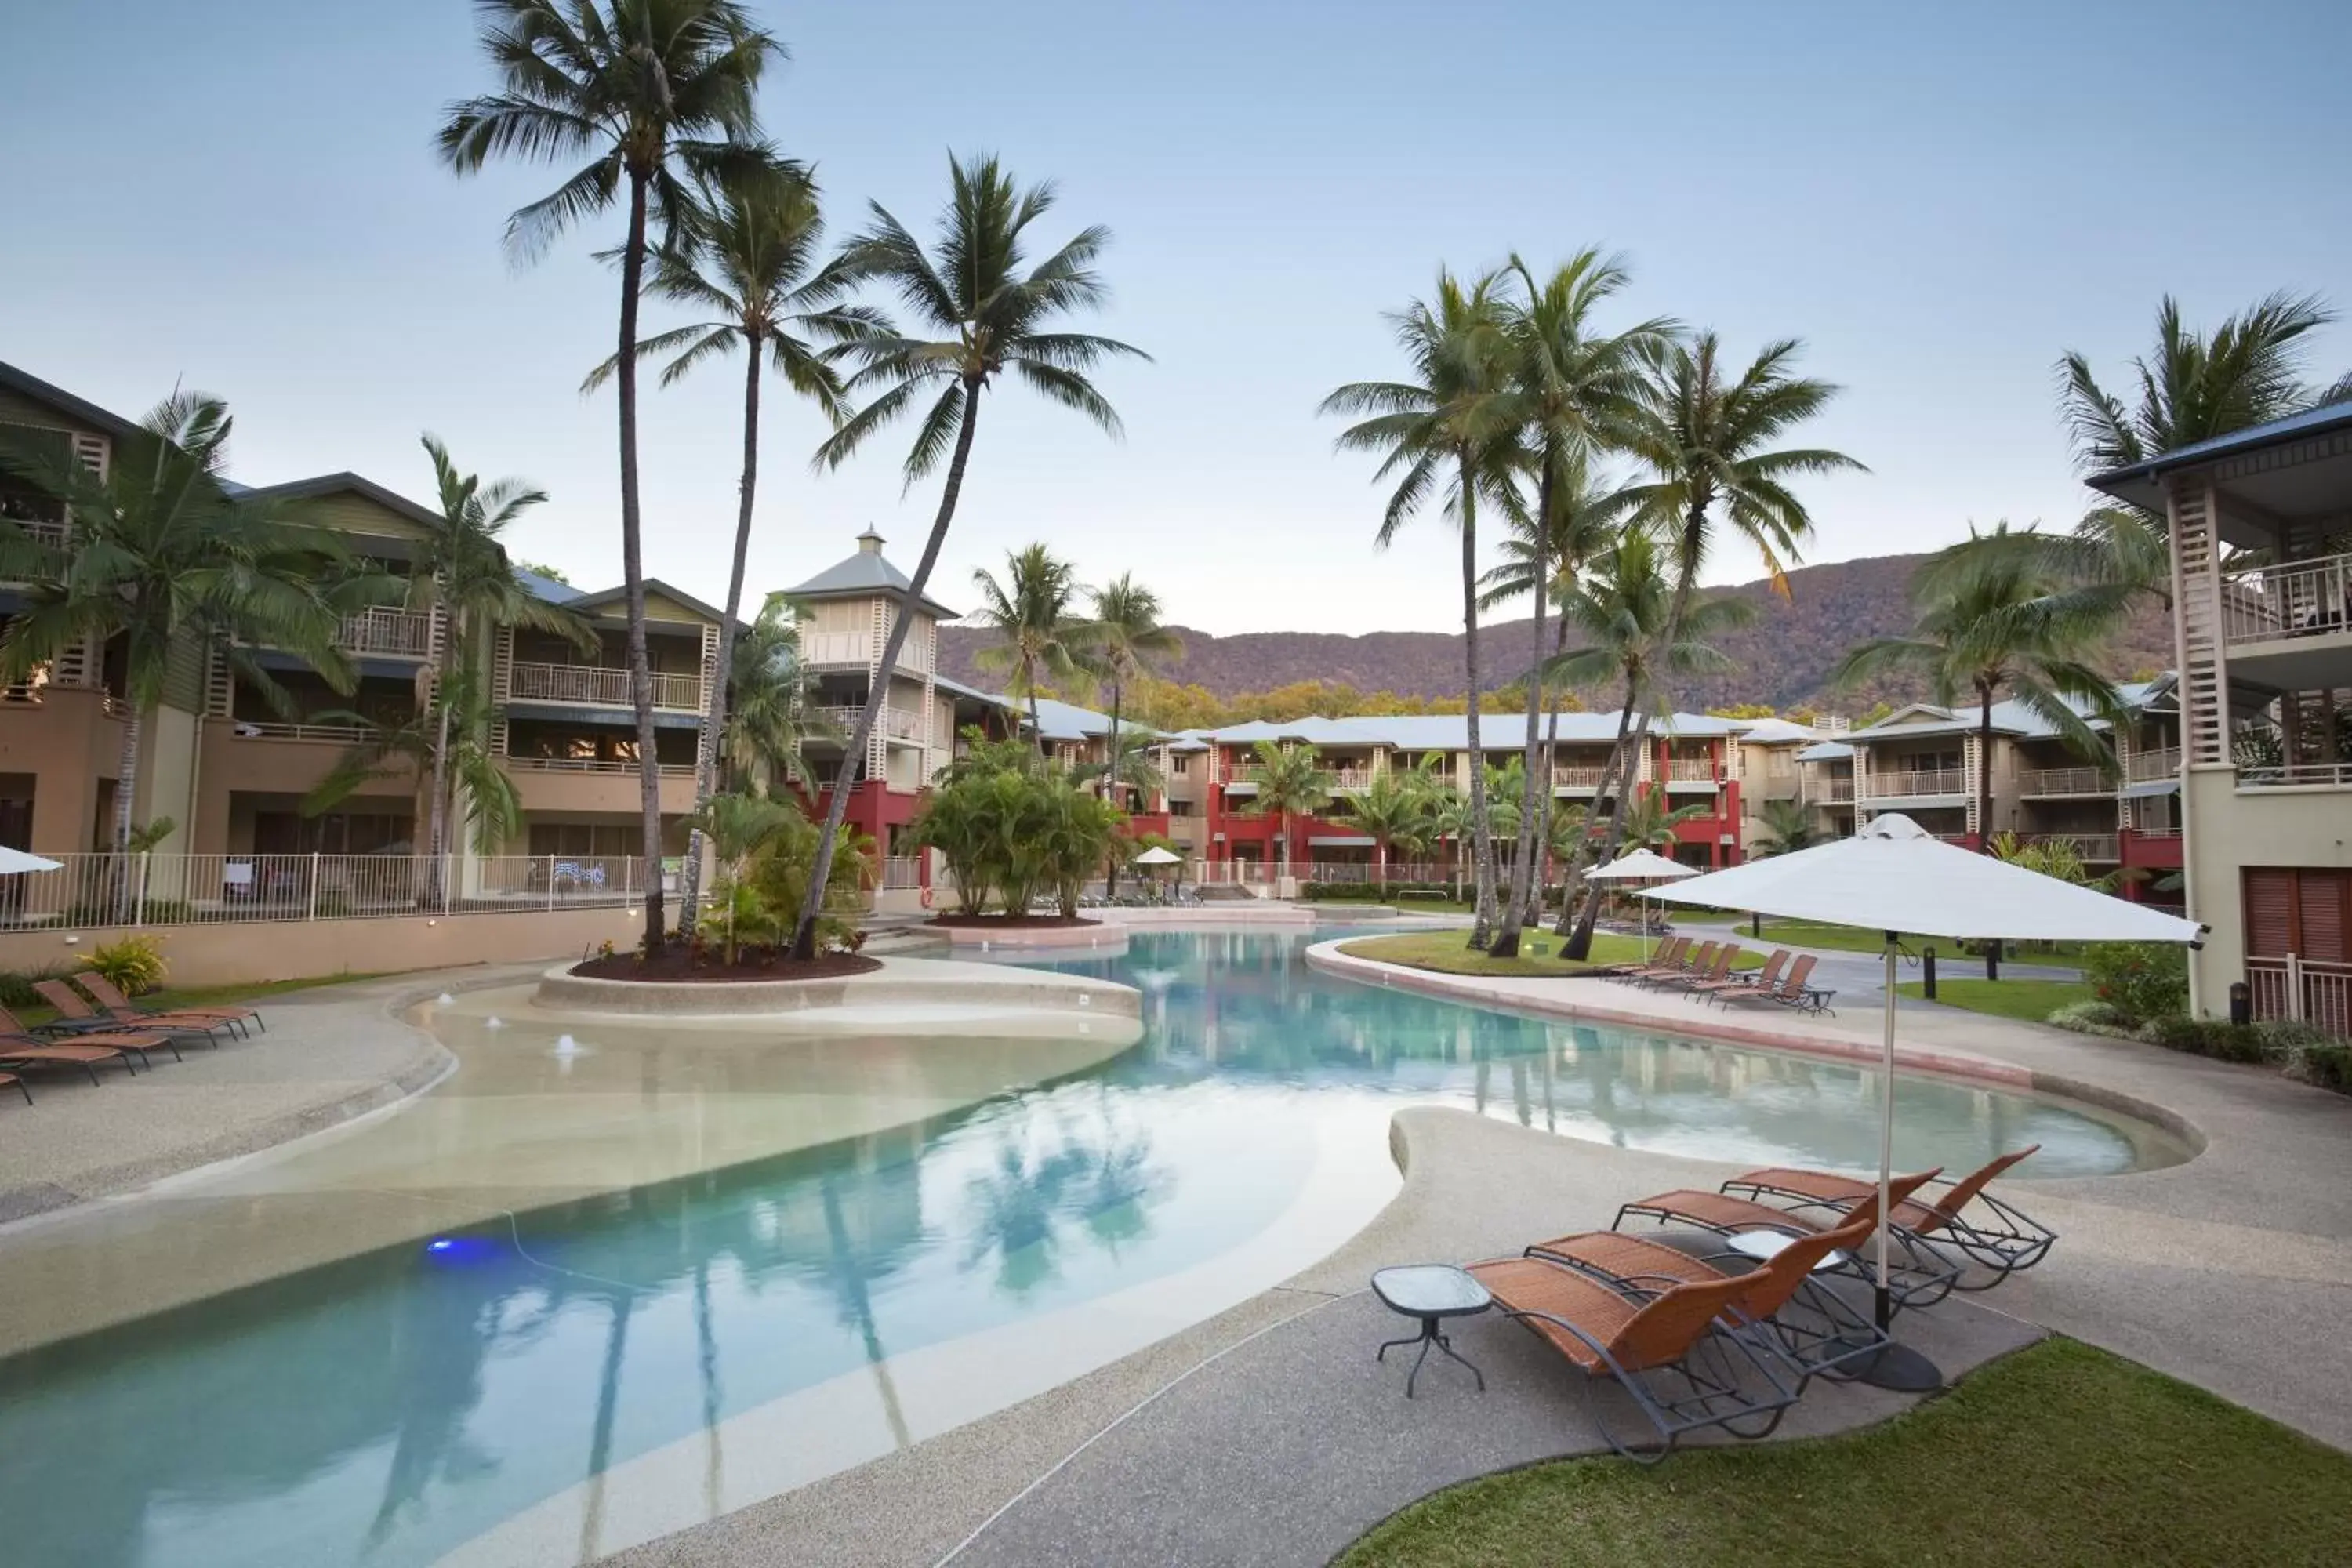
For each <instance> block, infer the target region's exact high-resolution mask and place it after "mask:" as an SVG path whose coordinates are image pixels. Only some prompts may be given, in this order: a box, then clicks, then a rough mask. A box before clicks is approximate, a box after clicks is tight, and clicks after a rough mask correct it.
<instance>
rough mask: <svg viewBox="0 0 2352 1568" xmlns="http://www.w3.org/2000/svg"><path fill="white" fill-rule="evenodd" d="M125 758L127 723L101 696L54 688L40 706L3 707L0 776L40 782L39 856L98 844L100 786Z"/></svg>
mask: <svg viewBox="0 0 2352 1568" xmlns="http://www.w3.org/2000/svg"><path fill="white" fill-rule="evenodd" d="M121 754H122V723H121V721H120V720H118V719H110V718H108V717H107V716H106V704H105V698H104V695H103V694H102V693H100V692H97V691H92V690H79V689H68V688H57V687H53V688H51V689H49V690H48V691H47V693H46V694H45V696H44V699H43V700H42V701H40V702H38V703H29V702H23V703H20V702H9V703H0V773H29V774H31V775H32V777H33V842H32V845H31V847H32V849H33V851H34V852H35V853H36V854H44V855H71V854H79V853H81V852H84V851H87V850H88V849H89V848H90V847H91V843H90V829H91V820H92V816H93V814H94V813H95V812H96V810H97V805H98V785H99V781H100V779H110V778H112V777H113V776H114V773H115V768H116V763H117V762H118V760H119V759H120V758H121ZM175 815H176V814H175Z"/></svg>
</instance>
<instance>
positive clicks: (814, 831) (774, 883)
mask: <svg viewBox="0 0 2352 1568" xmlns="http://www.w3.org/2000/svg"><path fill="white" fill-rule="evenodd" d="M821 831H822V829H821V828H820V827H819V826H817V824H815V823H814V822H812V821H810V820H809V818H808V816H806V815H805V814H803V813H802V812H800V811H797V810H792V811H787V812H785V813H784V814H783V815H782V816H780V817H778V818H777V819H776V831H775V832H774V834H773V835H772V836H771V837H769V838H768V839H767V840H766V841H765V842H764V843H762V844H761V847H760V848H759V850H758V851H757V852H756V853H754V854H753V855H752V857H751V863H750V865H748V866H747V867H746V868H744V873H743V879H742V880H741V882H740V883H739V884H738V886H739V887H740V889H742V890H743V892H744V894H745V895H746V897H745V900H744V902H745V905H746V906H747V908H748V909H749V910H751V912H752V913H753V914H755V915H756V916H757V917H758V918H759V921H760V922H761V923H760V925H759V928H758V930H759V935H760V938H761V941H763V942H771V943H773V944H775V945H777V946H779V947H781V946H782V945H783V944H784V943H785V942H786V941H787V940H789V939H792V938H793V936H794V935H795V933H796V931H797V930H798V926H799V921H800V917H801V916H802V914H803V912H804V911H805V910H808V909H810V908H811V907H812V906H814V907H815V908H816V910H817V921H816V924H815V925H814V927H813V928H812V934H811V936H810V939H809V940H810V942H811V943H812V944H813V945H812V947H811V950H810V951H811V952H813V953H814V952H834V951H836V950H843V949H855V948H856V946H857V944H858V942H860V941H861V940H862V939H861V938H860V937H859V935H858V931H857V920H858V916H859V915H860V914H861V913H863V912H864V896H863V895H864V889H866V888H867V887H870V886H871V885H872V884H873V881H874V877H875V873H876V870H877V867H878V865H879V862H878V860H877V858H876V856H875V849H874V840H872V839H871V838H868V837H866V836H865V835H864V834H862V833H859V832H858V831H857V830H856V829H855V828H843V829H841V830H839V831H838V832H837V833H836V834H835V837H834V842H833V845H832V849H831V853H830V855H829V856H828V857H827V858H829V859H830V860H831V861H832V863H833V864H835V865H836V866H838V867H840V868H843V869H844V870H845V872H846V873H847V875H846V876H845V877H844V878H843V879H842V880H841V881H839V882H837V883H835V884H834V885H833V886H832V887H831V888H829V889H826V891H825V892H824V896H823V897H822V898H821V899H820V898H818V897H816V896H815V895H814V892H813V889H814V887H815V881H814V877H815V871H816V861H817V849H818V840H817V835H818V834H819V833H820V832H821Z"/></svg>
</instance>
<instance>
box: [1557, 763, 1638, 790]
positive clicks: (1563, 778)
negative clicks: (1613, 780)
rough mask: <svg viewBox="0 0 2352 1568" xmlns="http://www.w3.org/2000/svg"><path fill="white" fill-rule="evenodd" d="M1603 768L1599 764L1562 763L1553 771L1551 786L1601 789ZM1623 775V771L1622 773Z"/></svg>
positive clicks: (1558, 788)
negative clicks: (1574, 764)
mask: <svg viewBox="0 0 2352 1568" xmlns="http://www.w3.org/2000/svg"><path fill="white" fill-rule="evenodd" d="M1601 771H1602V770H1601V766H1600V765H1599V764H1597V763H1595V764H1591V765H1577V766H1570V765H1562V766H1559V767H1555V768H1554V769H1552V771H1551V787H1552V788H1554V789H1556V790H1560V789H1599V788H1600V787H1601ZM1621 776H1622V773H1621Z"/></svg>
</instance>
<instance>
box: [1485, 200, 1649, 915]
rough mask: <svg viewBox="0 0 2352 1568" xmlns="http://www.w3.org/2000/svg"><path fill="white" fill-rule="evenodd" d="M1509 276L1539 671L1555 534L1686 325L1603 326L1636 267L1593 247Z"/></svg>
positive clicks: (1522, 910)
mask: <svg viewBox="0 0 2352 1568" xmlns="http://www.w3.org/2000/svg"><path fill="white" fill-rule="evenodd" d="M1510 271H1511V272H1512V273H1513V274H1514V275H1516V276H1517V279H1518V280H1519V284H1520V287H1521V288H1522V289H1525V290H1526V298H1525V299H1523V300H1514V301H1512V303H1511V307H1510V314H1509V328H1510V335H1511V339H1512V343H1513V347H1514V349H1515V350H1516V351H1517V352H1516V353H1515V355H1514V359H1515V361H1516V364H1515V370H1514V374H1515V376H1516V378H1517V385H1518V389H1519V394H1520V397H1521V399H1522V402H1523V405H1524V408H1525V414H1526V418H1527V422H1528V434H1527V443H1528V453H1529V456H1530V457H1531V458H1532V459H1533V461H1534V463H1535V469H1536V510H1535V515H1534V517H1533V518H1532V519H1531V520H1530V521H1528V524H1527V525H1526V527H1525V528H1524V529H1522V530H1520V537H1521V538H1523V539H1524V540H1525V541H1527V542H1528V543H1529V544H1531V545H1532V546H1533V549H1532V551H1531V552H1530V554H1529V558H1528V585H1529V587H1530V588H1538V587H1539V588H1540V590H1541V591H1538V592H1535V593H1534V595H1533V597H1534V600H1535V617H1534V622H1533V625H1532V626H1531V627H1530V632H1529V637H1530V642H1531V645H1532V646H1531V647H1529V650H1528V669H1529V670H1530V671H1539V670H1540V668H1541V666H1542V664H1543V659H1544V612H1545V611H1546V609H1547V608H1549V602H1550V594H1549V586H1550V582H1551V576H1552V573H1551V565H1550V563H1551V545H1552V542H1553V538H1554V536H1555V534H1556V533H1557V532H1559V531H1561V530H1562V529H1563V528H1564V527H1565V526H1566V525H1567V523H1568V521H1569V514H1570V513H1571V512H1572V511H1573V510H1575V508H1576V507H1577V505H1578V504H1579V503H1580V502H1581V501H1582V500H1584V494H1583V492H1584V489H1585V485H1586V483H1587V474H1586V464H1587V460H1588V458H1589V456H1590V454H1591V452H1592V451H1593V450H1594V449H1596V448H1597V447H1601V446H1603V445H1605V444H1606V443H1608V442H1609V441H1610V440H1612V438H1614V437H1616V435H1617V434H1618V433H1619V432H1620V430H1621V429H1622V426H1625V425H1626V424H1627V423H1628V421H1630V419H1631V418H1632V416H1633V405H1634V399H1635V398H1636V396H1637V395H1639V393H1640V390H1641V364H1640V358H1639V355H1640V354H1641V353H1643V352H1644V351H1648V350H1654V349H1655V348H1656V347H1658V346H1659V345H1660V344H1662V343H1663V342H1664V341H1665V339H1666V336H1667V334H1668V333H1670V332H1672V331H1674V330H1675V323H1673V322H1672V321H1665V320H1664V319H1658V320H1653V321H1643V322H1642V323H1641V324H1640V325H1638V326H1635V327H1633V328H1630V329H1628V330H1627V331H1623V332H1621V333H1618V334H1616V335H1614V336H1602V335H1601V334H1600V333H1598V332H1596V331H1594V330H1593V324H1592V316H1593V313H1594V311H1595V310H1598V308H1599V307H1600V305H1601V302H1602V301H1603V300H1607V299H1608V298H1609V297H1610V296H1611V295H1612V294H1614V293H1616V292H1617V291H1618V290H1619V289H1622V288H1623V287H1624V286H1625V284H1626V282H1627V273H1626V270H1625V265H1624V262H1623V260H1622V258H1618V257H1613V256H1606V255H1603V254H1602V253H1601V251H1600V250H1599V249H1597V248H1594V247H1590V246H1588V247H1585V248H1584V249H1582V250H1580V251H1578V252H1577V253H1576V254H1575V255H1574V256H1571V257H1570V258H1569V259H1568V260H1567V261H1566V262H1564V263H1563V264H1561V265H1560V266H1559V267H1558V268H1555V269H1554V270H1553V271H1552V273H1551V275H1550V276H1549V278H1547V279H1543V280H1541V281H1540V282H1539V281H1538V280H1537V278H1536V275H1535V273H1534V271H1533V270H1532V269H1531V268H1528V264H1527V263H1526V261H1524V260H1522V259H1521V258H1519V257H1517V255H1514V256H1513V257H1512V258H1511V261H1510ZM1490 576H1491V574H1490ZM1543 696H1544V683H1543V679H1542V676H1541V675H1540V674H1539V673H1538V674H1534V675H1531V677H1530V679H1528V729H1527V744H1526V747H1525V749H1524V751H1523V752H1522V754H1521V759H1520V766H1519V778H1518V784H1519V788H1520V800H1519V809H1518V832H1517V836H1516V844H1517V849H1516V852H1515V853H1514V855H1513V857H1512V860H1511V891H1510V896H1509V898H1508V899H1507V900H1505V901H1504V906H1503V918H1502V924H1501V926H1500V927H1499V928H1498V929H1497V930H1496V932H1495V940H1494V942H1493V944H1492V946H1491V947H1489V948H1488V950H1487V951H1489V952H1492V953H1494V954H1495V955H1496V957H1498V958H1511V957H1516V956H1517V953H1518V951H1519V928H1520V925H1521V923H1522V921H1525V920H1527V919H1528V918H1530V917H1529V916H1528V910H1529V909H1530V908H1531V907H1532V905H1531V903H1530V900H1529V897H1528V888H1529V883H1530V880H1531V879H1532V880H1534V881H1540V880H1541V877H1540V875H1539V870H1540V867H1541V860H1540V858H1539V847H1540V846H1541V845H1542V844H1543V842H1544V839H1543V827H1542V821H1541V818H1542V816H1543V815H1544V811H1545V808H1546V806H1547V805H1548V803H1549V801H1550V799H1551V770H1550V753H1549V751H1547V750H1546V749H1545V748H1544V746H1543V744H1542V742H1539V741H1538V737H1537V733H1536V730H1537V715H1538V713H1539V712H1540V711H1541V710H1542V705H1543ZM1538 792H1540V793H1538Z"/></svg>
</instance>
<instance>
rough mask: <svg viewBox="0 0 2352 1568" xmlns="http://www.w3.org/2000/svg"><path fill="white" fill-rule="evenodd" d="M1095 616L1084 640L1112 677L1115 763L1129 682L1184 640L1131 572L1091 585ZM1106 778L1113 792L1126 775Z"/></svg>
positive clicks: (1108, 885) (1114, 880) (1107, 886)
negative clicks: (1166, 622)
mask: <svg viewBox="0 0 2352 1568" xmlns="http://www.w3.org/2000/svg"><path fill="white" fill-rule="evenodd" d="M1092 597H1093V599H1094V606H1095V618H1094V620H1093V621H1092V623H1090V624H1089V626H1087V643H1088V645H1089V647H1090V648H1091V650H1092V662H1093V663H1094V665H1095V666H1096V667H1097V668H1098V669H1099V670H1100V671H1101V673H1102V677H1103V679H1106V680H1108V682H1109V683H1110V742H1109V751H1110V756H1111V758H1112V759H1113V761H1114V762H1115V763H1117V762H1119V761H1120V760H1122V759H1123V758H1124V756H1125V754H1126V753H1125V752H1124V750H1123V748H1122V746H1121V738H1120V733H1119V721H1120V718H1121V716H1122V714H1121V710H1122V709H1123V707H1124V705H1125V702H1126V699H1127V687H1128V683H1129V681H1131V680H1133V679H1135V678H1136V677H1137V676H1139V675H1143V674H1146V673H1148V672H1149V670H1150V665H1151V663H1152V661H1153V660H1156V659H1160V658H1174V657H1176V656H1177V655H1180V654H1181V653H1182V652H1183V651H1184V645H1183V643H1182V641H1181V640H1180V639H1179V638H1178V637H1177V636H1176V634H1175V633H1174V632H1171V631H1170V630H1169V629H1168V628H1167V627H1166V626H1161V625H1160V595H1157V594H1155V593H1153V592H1152V591H1151V590H1150V589H1149V588H1147V587H1145V586H1144V585H1143V584H1140V583H1138V582H1137V581H1136V580H1135V576H1134V574H1132V573H1129V572H1122V573H1120V574H1118V576H1116V577H1114V578H1112V579H1111V580H1110V581H1109V582H1108V583H1106V584H1103V585H1102V586H1101V587H1099V588H1097V589H1094V590H1092ZM1105 782H1106V783H1107V784H1108V785H1109V786H1110V788H1111V790H1112V792H1113V794H1114V795H1116V794H1117V792H1118V788H1119V786H1121V785H1122V784H1128V783H1129V782H1130V781H1129V780H1128V779H1127V778H1125V777H1124V776H1122V774H1121V770H1120V768H1119V767H1118V766H1114V767H1113V768H1111V769H1110V770H1109V772H1108V773H1107V774H1106V779H1105ZM1103 890H1104V892H1105V893H1106V894H1109V893H1116V892H1118V863H1117V862H1116V861H1114V862H1112V865H1111V868H1110V874H1109V875H1108V877H1107V878H1105V879H1104V882H1103Z"/></svg>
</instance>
